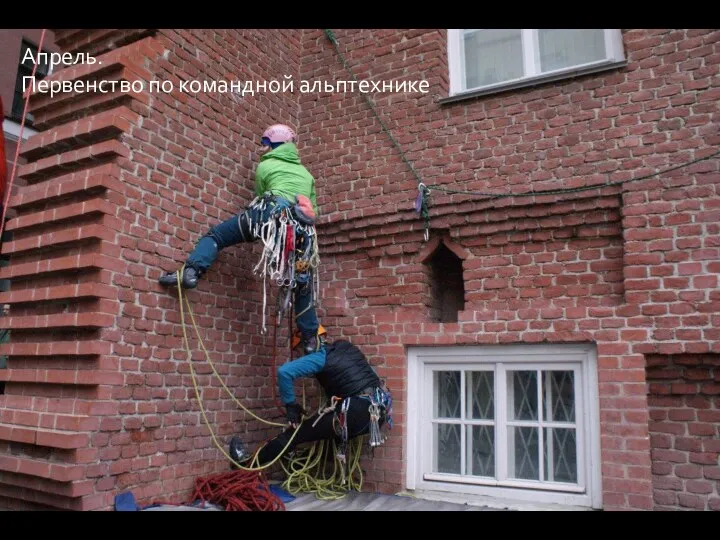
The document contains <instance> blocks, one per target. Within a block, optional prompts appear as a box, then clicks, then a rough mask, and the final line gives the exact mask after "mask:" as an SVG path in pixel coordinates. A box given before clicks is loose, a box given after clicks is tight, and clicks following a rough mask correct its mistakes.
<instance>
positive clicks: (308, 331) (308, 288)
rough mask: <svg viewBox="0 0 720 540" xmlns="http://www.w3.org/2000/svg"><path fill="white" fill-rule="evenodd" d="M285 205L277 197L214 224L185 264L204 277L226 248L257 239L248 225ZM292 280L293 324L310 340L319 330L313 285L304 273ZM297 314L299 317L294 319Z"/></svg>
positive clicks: (269, 215) (284, 202) (259, 220)
mask: <svg viewBox="0 0 720 540" xmlns="http://www.w3.org/2000/svg"><path fill="white" fill-rule="evenodd" d="M289 206H290V203H289V202H288V201H287V200H285V199H283V198H281V197H277V198H275V201H274V202H273V203H270V204H268V205H267V206H266V207H265V209H263V210H260V209H256V208H252V207H251V208H248V209H247V210H245V211H244V212H242V213H241V214H238V215H236V216H233V217H231V218H230V219H227V220H225V221H223V222H222V223H219V224H217V225H215V226H214V227H212V228H211V229H210V230H209V231H208V232H207V233H206V234H205V236H203V237H202V238H201V239H200V240H199V241H198V243H197V244H196V245H195V249H194V250H193V251H192V253H190V255H189V256H188V258H187V261H186V262H185V264H186V265H187V266H192V267H193V268H195V269H196V270H198V271H199V272H200V273H203V274H204V273H205V272H207V271H208V269H209V268H210V267H211V266H212V264H213V263H214V262H215V260H216V259H217V256H218V253H220V251H222V250H223V249H225V248H226V247H229V246H234V245H236V244H239V243H241V242H255V241H256V240H257V237H255V235H254V234H253V233H252V230H251V227H250V224H251V223H258V222H262V223H264V222H266V221H267V220H268V219H272V217H271V216H272V214H273V212H276V211H279V210H281V209H282V208H288V207H289ZM296 278H297V285H296V287H295V291H294V302H293V303H294V304H295V324H296V325H297V328H298V330H300V333H301V334H302V335H303V338H310V337H312V336H315V335H317V331H318V328H319V327H320V323H319V321H318V318H317V313H316V312H315V306H314V305H313V299H314V296H313V295H314V291H313V283H312V279H309V275H308V274H305V275H304V276H303V275H297V276H296ZM303 278H305V279H303ZM301 313H302V314H301ZM299 314H301V315H300V316H299V317H298V315H299Z"/></svg>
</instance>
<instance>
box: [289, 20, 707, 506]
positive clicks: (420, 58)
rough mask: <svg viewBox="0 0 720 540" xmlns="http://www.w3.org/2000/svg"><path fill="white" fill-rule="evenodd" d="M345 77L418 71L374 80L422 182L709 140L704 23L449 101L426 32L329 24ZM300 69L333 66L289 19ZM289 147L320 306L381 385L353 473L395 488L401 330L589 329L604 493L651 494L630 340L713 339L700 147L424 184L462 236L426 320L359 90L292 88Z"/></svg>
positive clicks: (394, 181)
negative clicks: (536, 80) (455, 263)
mask: <svg viewBox="0 0 720 540" xmlns="http://www.w3.org/2000/svg"><path fill="white" fill-rule="evenodd" d="M336 35H337V37H338V41H339V43H340V50H341V51H342V52H343V54H344V55H345V58H346V60H347V61H348V63H349V64H350V65H351V66H353V68H354V70H355V73H356V75H357V77H358V78H359V79H361V80H370V81H376V82H383V81H390V80H398V81H403V80H407V81H420V80H427V81H429V82H430V88H431V91H430V93H429V94H420V93H418V94H415V95H404V94H397V93H395V94H390V93H385V94H374V95H371V96H370V97H371V98H372V99H373V100H374V102H375V104H376V107H377V109H378V111H379V114H380V115H381V117H382V119H383V120H384V122H385V123H386V124H387V125H388V126H389V128H390V129H391V130H392V132H393V134H394V137H395V138H396V139H397V140H398V141H399V142H400V144H401V145H402V147H403V148H404V149H405V151H406V152H407V157H408V159H409V160H410V161H411V162H412V163H413V164H414V166H415V168H416V169H417V170H418V172H419V174H420V175H421V176H422V178H423V180H424V181H425V182H426V183H429V184H447V186H448V187H451V188H456V189H472V190H485V191H489V190H492V191H495V192H504V191H507V190H517V191H529V190H530V189H548V188H557V187H574V186H579V185H586V184H589V183H601V182H606V181H608V180H611V181H617V180H627V179H630V178H634V177H637V176H640V175H642V174H646V173H649V172H654V171H655V170H657V169H658V168H665V167H668V166H671V165H676V164H679V163H682V162H686V161H689V160H691V159H693V158H697V157H702V156H706V155H708V154H710V153H712V152H713V151H714V150H716V146H717V143H718V142H719V141H720V137H719V135H718V127H717V126H718V124H717V105H716V103H717V100H718V97H720V89H718V86H717V81H718V78H717V75H718V71H719V65H720V54H719V53H720V50H719V46H718V38H719V37H720V33H718V32H717V31H715V32H713V31H709V30H672V31H671V30H627V31H624V32H623V37H624V46H625V51H626V55H627V57H628V65H627V67H623V68H620V69H616V70H613V71H611V72H607V73H600V74H594V75H588V76H584V77H579V78H577V79H575V80H570V81H560V82H557V83H551V84H545V85H540V86H538V87H537V88H530V89H521V90H513V91H509V92H505V93H502V94H498V95H491V96H486V97H480V98H475V99H469V100H467V101H460V102H456V103H451V104H445V105H442V104H439V103H438V99H440V98H442V97H445V96H446V95H447V72H448V67H447V57H446V50H447V46H446V33H445V31H436V30H402V31H400V30H383V31H370V30H367V31H357V30H340V31H337V32H336ZM305 38H306V39H305V41H304V54H305V61H304V62H303V64H302V71H301V74H302V78H303V79H306V80H321V81H325V80H327V81H337V80H350V75H349V74H348V73H347V72H346V71H345V69H344V67H343V65H342V63H341V61H340V59H339V58H338V57H337V56H336V54H335V52H334V50H333V48H332V46H331V44H330V43H329V42H328V41H327V39H326V38H325V36H324V35H323V34H322V33H321V32H319V31H316V32H307V33H306V36H305ZM300 103H301V125H302V132H301V136H303V137H304V139H305V140H306V141H309V143H310V144H311V145H312V147H311V149H310V150H311V151H310V152H309V153H308V155H309V157H308V158H307V161H308V163H309V167H310V169H311V170H312V172H313V173H314V174H315V175H316V176H317V177H318V178H320V179H321V183H320V185H319V197H318V200H319V202H320V204H321V210H322V212H323V213H324V214H331V216H330V218H329V220H328V222H327V223H326V224H325V225H324V226H322V227H321V228H320V229H319V234H320V238H321V246H322V250H321V255H323V257H324V258H323V267H322V268H323V273H322V279H323V283H324V284H325V285H324V289H323V306H324V308H325V311H324V319H323V321H324V324H325V325H326V326H328V327H329V328H331V329H332V332H334V333H335V334H338V333H339V334H342V335H344V336H348V337H350V338H352V339H353V340H354V341H355V342H357V343H359V344H360V345H361V346H362V348H363V350H365V351H366V352H367V353H368V354H369V355H370V356H371V357H372V359H373V362H374V363H376V364H377V365H378V366H379V369H380V371H381V373H383V374H384V375H386V376H387V377H388V378H389V379H390V383H391V385H392V387H393V388H394V389H395V394H396V395H395V398H396V403H397V410H398V411H399V414H398V415H397V416H398V419H397V420H398V427H397V430H396V431H394V432H393V436H392V438H391V440H390V441H389V443H388V446H387V447H385V448H384V449H381V450H380V452H379V454H380V456H381V457H380V459H376V460H375V461H374V462H373V463H369V464H368V466H369V467H370V468H371V471H370V472H369V474H368V476H367V478H368V481H369V486H370V487H376V488H378V489H381V490H383V491H393V490H395V489H398V488H400V487H401V486H402V482H403V476H404V473H403V471H404V462H403V453H402V437H403V436H404V433H405V422H404V415H403V411H404V405H405V400H406V395H405V390H406V387H405V376H406V373H405V367H404V366H405V346H407V345H414V344H443V345H445V344H458V345H461V344H470V343H527V342H530V343H533V342H555V343H562V342H572V341H587V340H589V341H591V342H594V343H596V345H597V351H598V362H599V384H600V387H599V392H600V408H601V411H600V416H601V439H602V463H603V465H602V474H603V485H602V488H603V500H604V507H605V508H606V509H651V508H653V506H654V505H655V504H656V503H655V502H654V501H653V490H652V480H653V479H652V473H651V462H650V445H649V433H648V422H649V417H648V404H647V397H646V386H645V356H644V355H645V354H651V353H659V354H672V353H690V352H710V351H715V352H717V351H720V345H719V344H720V341H719V340H718V337H720V336H719V334H718V330H717V328H718V323H720V315H718V311H719V308H720V296H718V292H717V272H718V270H720V267H719V266H718V264H720V263H718V260H719V259H720V257H719V256H718V255H719V252H720V249H719V247H720V228H719V226H718V218H720V214H718V211H720V197H719V195H720V193H719V192H718V186H719V185H720V175H719V174H718V161H717V160H712V161H705V162H702V163H700V164H697V165H694V166H692V167H689V168H686V169H683V170H681V171H677V172H674V173H671V174H666V175H664V176H662V177H660V178H653V179H650V180H647V181H643V182H637V183H631V184H626V185H625V186H624V187H622V188H618V187H614V188H604V189H602V190H600V191H585V192H580V193H576V194H574V195H565V196H545V197H542V198H537V199H536V200H533V199H532V198H524V199H500V200H492V201H487V200H482V198H472V197H467V196H458V195H455V196H446V195H444V194H442V193H441V192H437V191H435V192H433V193H432V196H433V201H432V202H433V206H432V208H431V223H432V226H433V227H434V228H436V229H433V231H432V232H431V238H433V237H438V236H440V235H442V234H445V233H446V232H447V234H448V235H449V238H450V241H451V242H453V243H455V244H457V246H458V248H459V249H463V250H465V251H466V253H467V256H466V257H464V261H463V266H464V271H465V291H466V296H465V300H466V304H465V310H464V311H463V312H461V313H460V322H459V323H458V324H445V325H441V324H437V323H431V322H429V320H430V318H429V317H430V312H429V310H428V309H427V308H426V306H425V304H426V298H427V293H428V291H429V288H430V284H429V283H428V280H427V275H428V273H427V272H426V271H424V269H423V267H422V266H421V264H420V261H422V260H423V259H424V257H425V256H426V255H427V253H424V252H422V253H421V252H420V250H421V249H423V243H422V226H423V222H422V220H421V219H420V218H419V217H418V216H417V214H415V213H414V212H413V209H412V207H413V202H414V199H415V196H416V194H417V180H416V179H415V178H414V177H413V175H412V174H411V173H410V171H409V170H408V167H407V165H406V164H405V163H404V162H403V161H402V159H401V157H400V156H399V154H398V152H397V151H396V150H395V148H394V147H393V146H392V144H391V142H390V139H389V138H388V137H387V135H386V134H385V133H384V132H383V131H382V129H381V126H380V124H379V122H378V121H377V120H376V119H375V117H374V116H373V113H372V111H371V109H370V108H369V107H368V106H367V105H366V103H365V102H364V100H363V98H362V96H360V95H359V94H352V95H351V94H342V93H325V94H321V95H316V94H307V95H302V96H301V101H300Z"/></svg>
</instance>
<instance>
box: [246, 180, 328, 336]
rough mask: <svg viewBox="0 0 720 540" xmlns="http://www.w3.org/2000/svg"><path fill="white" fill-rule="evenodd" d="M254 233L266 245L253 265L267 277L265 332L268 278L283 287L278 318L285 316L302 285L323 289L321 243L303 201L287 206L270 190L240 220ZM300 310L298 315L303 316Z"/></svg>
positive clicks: (314, 301)
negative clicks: (321, 282)
mask: <svg viewBox="0 0 720 540" xmlns="http://www.w3.org/2000/svg"><path fill="white" fill-rule="evenodd" d="M267 210H270V212H269V214H268V216H267V218H266V220H265V221H264V222H262V221H253V218H252V216H253V215H260V216H264V215H265V213H266V211H267ZM243 224H247V227H248V229H249V231H250V232H251V234H252V235H253V236H254V237H255V238H258V239H260V241H261V242H262V245H263V249H262V253H261V255H260V260H259V261H258V262H257V264H256V265H255V267H254V268H253V274H255V275H258V274H262V276H263V311H262V312H263V315H262V330H261V333H262V334H263V335H265V334H266V333H267V326H266V313H267V281H268V279H269V280H270V281H271V282H273V283H274V284H275V285H277V287H278V288H279V291H280V292H279V296H278V298H282V299H283V301H282V302H280V303H279V306H278V317H279V318H280V317H282V316H283V314H284V313H285V312H286V311H287V310H288V308H289V307H290V304H291V299H292V295H293V291H295V290H296V289H297V288H298V287H306V286H309V287H310V288H311V289H313V290H314V291H319V290H320V273H319V271H318V266H319V265H320V252H319V248H318V242H317V231H316V230H315V226H314V224H313V222H312V221H310V220H308V219H307V216H306V214H305V213H303V212H302V209H301V208H300V206H299V204H298V205H295V206H283V205H280V204H278V200H277V198H276V197H275V196H273V195H272V194H270V193H265V194H263V195H261V196H258V197H255V199H253V201H252V202H251V203H250V205H249V206H248V211H247V212H246V213H245V214H244V217H243V219H242V220H241V223H240V229H241V231H242V229H243ZM318 298H319V295H318V294H317V293H316V294H313V298H312V303H311V305H310V306H308V308H307V309H310V307H311V306H312V307H317V306H318V305H319V302H318ZM303 313H304V311H303V312H302V313H299V314H298V315H297V316H296V318H297V317H299V316H300V315H302V314H303Z"/></svg>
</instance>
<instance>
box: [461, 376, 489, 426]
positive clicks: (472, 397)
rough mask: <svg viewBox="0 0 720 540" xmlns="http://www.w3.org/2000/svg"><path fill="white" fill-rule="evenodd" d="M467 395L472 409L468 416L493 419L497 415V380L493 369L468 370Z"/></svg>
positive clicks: (474, 418)
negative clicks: (495, 389) (495, 386)
mask: <svg viewBox="0 0 720 540" xmlns="http://www.w3.org/2000/svg"><path fill="white" fill-rule="evenodd" d="M465 380H466V381H467V396H468V405H469V407H470V411H469V414H468V416H469V417H470V418H472V419H473V420H492V419H493V418H494V417H495V403H494V401H495V392H494V387H493V383H494V380H495V377H494V374H493V372H492V371H468V372H467V373H466V374H465Z"/></svg>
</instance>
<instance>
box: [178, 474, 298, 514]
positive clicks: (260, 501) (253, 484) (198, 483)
mask: <svg viewBox="0 0 720 540" xmlns="http://www.w3.org/2000/svg"><path fill="white" fill-rule="evenodd" d="M190 500H191V502H195V501H197V500H201V501H203V502H209V503H212V504H216V505H218V506H220V507H222V508H224V509H225V510H226V511H236V512H237V511H245V512H248V511H266V512H273V511H281V510H285V504H284V503H283V502H282V500H281V499H280V498H279V497H278V496H277V495H275V494H274V493H273V492H272V491H270V485H269V484H268V483H267V481H266V480H265V478H264V477H263V475H262V474H261V473H260V472H257V471H243V470H236V471H230V472H224V473H217V474H213V475H210V476H205V477H200V478H196V479H195V490H194V491H193V494H192V498H191V499H190Z"/></svg>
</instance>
